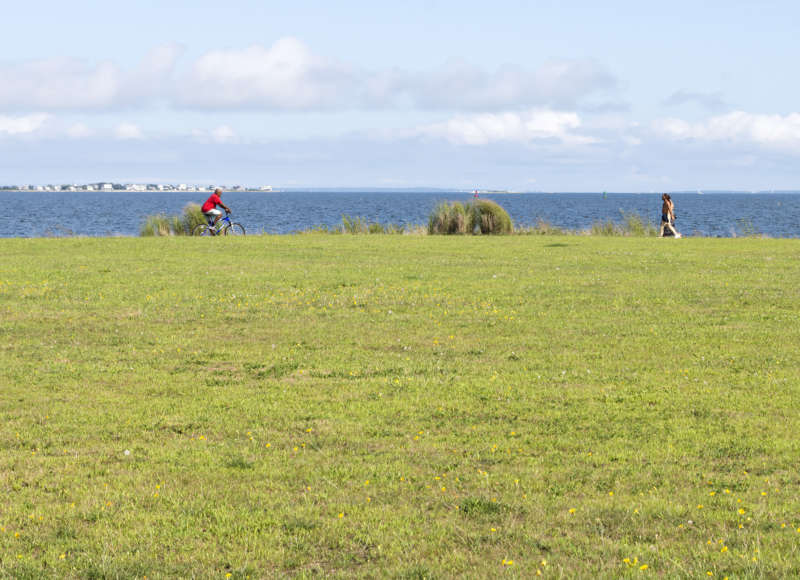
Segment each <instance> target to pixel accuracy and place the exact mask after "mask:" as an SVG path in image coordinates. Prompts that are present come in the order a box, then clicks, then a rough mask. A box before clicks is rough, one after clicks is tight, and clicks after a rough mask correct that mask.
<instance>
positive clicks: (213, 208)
mask: <svg viewBox="0 0 800 580" xmlns="http://www.w3.org/2000/svg"><path fill="white" fill-rule="evenodd" d="M221 195H222V190H221V189H220V188H219V187H218V188H217V189H215V190H214V193H212V194H211V195H210V196H209V198H208V199H207V200H206V202H205V203H204V204H203V205H202V207H201V208H200V211H202V212H203V215H204V216H206V219H207V220H208V223H209V225H210V226H211V227H214V226H215V225H217V222H218V221H219V218H220V217H221V216H222V212H221V211H219V210H218V209H217V206H220V207H222V209H224V210H225V213H231V208H229V207H228V206H227V205H225V204H224V203H222V200H221V199H220V197H219V196H221Z"/></svg>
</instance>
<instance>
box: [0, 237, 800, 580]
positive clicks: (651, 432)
mask: <svg viewBox="0 0 800 580" xmlns="http://www.w3.org/2000/svg"><path fill="white" fill-rule="evenodd" d="M798 243H799V242H798V241H797V240H769V239H758V238H740V239H701V238H696V239H683V240H664V239H658V238H647V237H642V238H633V237H588V236H586V237H582V236H547V235H541V236H539V235H537V236H502V237H494V236H475V237H472V236H468V237H450V236H444V237H442V236H380V235H377V236H330V235H315V234H308V235H303V236H248V237H246V238H231V239H227V238H220V239H201V238H191V237H162V238H157V237H150V238H114V239H82V238H75V239H35V240H32V239H6V240H2V241H0V244H2V253H3V259H2V261H0V577H12V578H42V577H45V578H47V577H53V578H55V577H58V578H61V577H75V578H131V577H139V578H142V577H144V576H147V577H148V578H175V577H180V578H189V577H202V578H225V577H228V575H230V577H231V578H247V577H250V578H263V577H287V576H288V577H310V576H314V575H318V576H323V577H370V578H374V577H389V578H452V577H469V578H496V577H509V578H530V577H533V576H536V575H537V573H538V572H540V573H541V574H542V575H543V576H544V577H563V578H597V577H605V578H617V577H623V578H624V577H630V578H644V577H648V576H654V577H662V578H679V577H691V578H699V577H707V573H708V572H711V573H712V574H713V575H714V578H723V577H726V576H727V577H729V578H776V577H794V576H797V575H798V573H800V551H799V550H798V546H800V531H798V530H799V529H800V475H799V474H798V470H797V461H798V457H800V444H799V443H798V441H799V440H800V439H798V436H797V429H798V427H797V426H798V425H800V417H799V416H798V415H800V410H799V408H798V405H797V401H798V400H800V398H799V396H800V380H798V379H799V378H800V377H799V376H798V375H799V373H798V369H800V354H798V353H800V349H798V348H797V345H798V344H800V316H798V308H797V304H798V299H800V290H798V289H799V288H800V262H798V259H797V256H798V249H800V247H799V246H798ZM642 566H646V568H645V569H644V570H642V569H641V567H642Z"/></svg>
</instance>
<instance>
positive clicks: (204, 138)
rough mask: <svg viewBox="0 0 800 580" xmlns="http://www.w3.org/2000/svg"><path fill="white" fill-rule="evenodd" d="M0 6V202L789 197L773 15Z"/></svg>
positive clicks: (779, 21)
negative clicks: (78, 197)
mask: <svg viewBox="0 0 800 580" xmlns="http://www.w3.org/2000/svg"><path fill="white" fill-rule="evenodd" d="M4 4H5V5H4V7H3V13H4V24H5V25H4V26H3V34H2V35H0V185H7V184H16V185H23V184H47V183H58V184H62V183H76V184H80V183H89V182H97V181H114V182H119V183H192V184H202V185H210V184H228V185H233V184H243V185H249V186H260V185H272V186H273V187H275V188H281V187H284V188H303V187H376V188H406V187H436V188H455V189H474V188H477V189H508V190H513V191H548V192H559V191H618V192H658V191H678V190H696V189H698V190H714V189H726V190H742V191H750V190H770V189H776V190H777V189H781V190H785V189H792V190H800V172H799V171H798V168H800V100H798V96H800V76H798V75H797V74H796V70H797V62H798V60H800V59H799V58H798V57H800V47H799V46H800V45H798V43H797V42H796V25H795V23H796V22H797V21H800V3H798V2H796V1H793V0H785V1H783V0H781V1H778V0H774V1H773V0H760V1H758V2H755V1H739V0H726V1H717V0H706V1H704V2H697V0H693V1H684V0H673V1H671V2H668V3H667V2H646V1H642V0H638V1H619V0H608V1H606V2H596V1H583V0H574V1H570V0H561V1H549V0H541V1H539V0H529V1H524V0H493V1H492V2H486V1H485V0H483V1H473V0H458V1H451V0H404V1H403V2H382V1H375V0H371V1H367V0H364V1H361V0H337V1H336V2H332V1H330V0H325V1H323V0H319V1H312V0H293V1H292V2H286V1H285V0H284V1H280V2H279V1H272V0H261V1H256V0H226V1H225V2H219V1H216V2H210V1H207V0H157V1H151V0H138V1H131V2H112V1H109V0H104V1H94V0H73V1H71V2H63V1H61V0H52V1H48V0H29V1H27V2H7V3H4Z"/></svg>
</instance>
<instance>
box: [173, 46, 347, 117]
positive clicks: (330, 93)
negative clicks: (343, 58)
mask: <svg viewBox="0 0 800 580" xmlns="http://www.w3.org/2000/svg"><path fill="white" fill-rule="evenodd" d="M352 87H353V77H352V73H351V71H350V70H349V68H348V67H346V66H344V65H342V64H339V63H337V62H335V61H333V60H330V59H326V58H323V57H320V56H317V55H315V54H313V53H312V52H311V50H310V49H309V48H308V47H307V46H306V45H305V44H303V43H302V42H300V41H299V40H297V39H295V38H283V39H281V40H279V41H277V42H276V43H275V44H274V45H272V47H270V48H264V47H262V46H258V45H255V46H251V47H250V48H247V49H244V50H216V51H212V52H209V53H207V54H205V55H203V56H201V57H200V58H199V59H197V60H196V61H195V62H194V63H193V64H192V66H191V68H190V71H189V72H188V74H186V75H185V77H183V78H181V79H180V80H179V83H178V90H177V95H178V96H177V99H178V102H179V103H180V104H183V105H188V106H194V107H207V108H239V107H244V108H247V107H257V108H277V109H311V108H320V107H327V106H330V105H332V104H337V103H344V102H345V101H344V98H343V97H344V96H345V94H347V93H349V92H350V91H352Z"/></svg>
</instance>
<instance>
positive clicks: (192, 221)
mask: <svg viewBox="0 0 800 580" xmlns="http://www.w3.org/2000/svg"><path fill="white" fill-rule="evenodd" d="M205 221H206V218H205V216H204V215H203V212H202V211H200V206H199V205H197V204H196V203H190V204H187V205H186V207H184V208H183V213H182V214H181V215H173V216H166V215H164V214H157V215H150V216H147V219H146V220H145V222H144V225H142V228H141V229H140V230H139V234H140V235H141V236H188V235H191V233H192V230H193V229H194V228H195V226H197V225H198V224H201V223H204V222H205Z"/></svg>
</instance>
